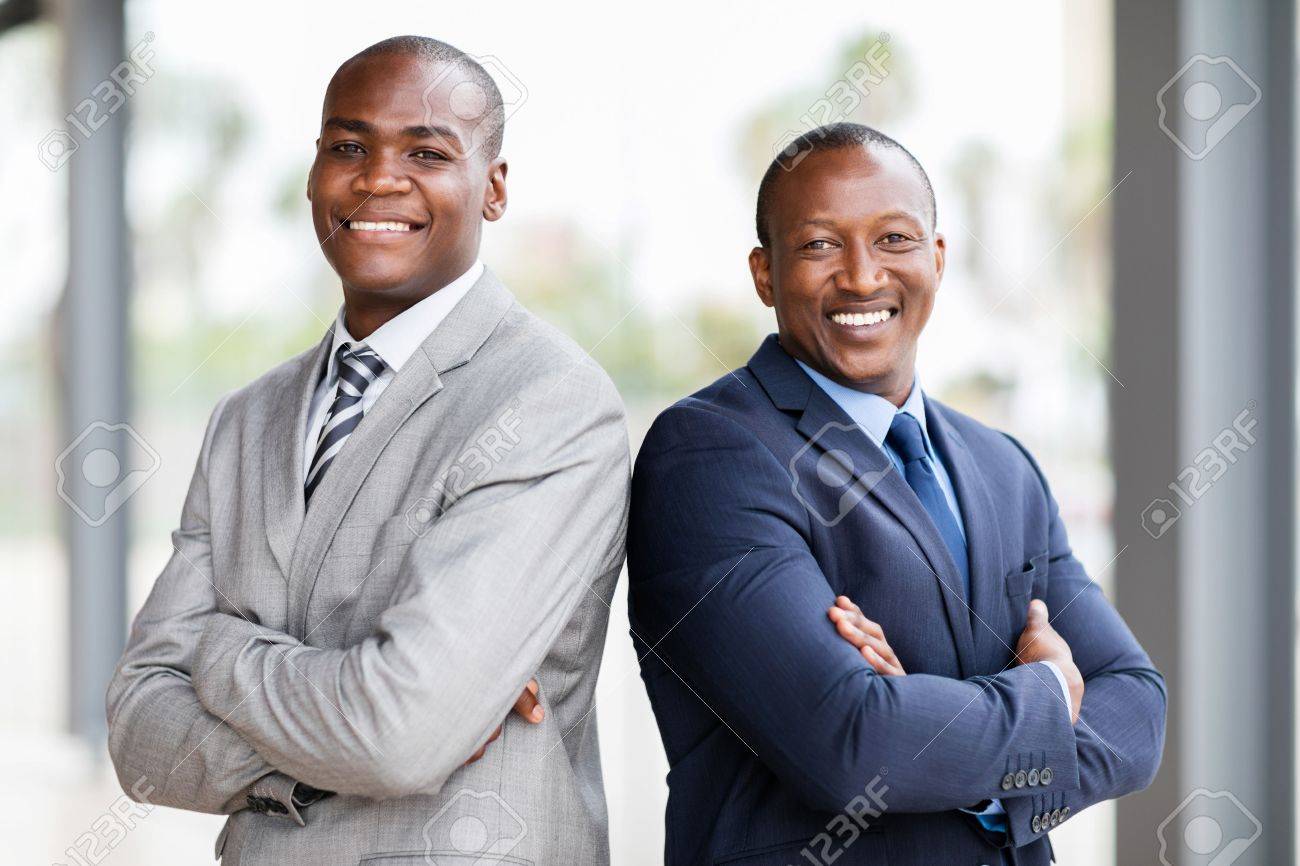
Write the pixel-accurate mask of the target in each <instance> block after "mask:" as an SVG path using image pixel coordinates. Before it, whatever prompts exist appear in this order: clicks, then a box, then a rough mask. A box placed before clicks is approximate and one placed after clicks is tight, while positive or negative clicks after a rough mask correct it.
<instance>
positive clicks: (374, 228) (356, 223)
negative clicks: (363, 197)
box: [347, 220, 415, 232]
mask: <svg viewBox="0 0 1300 866" xmlns="http://www.w3.org/2000/svg"><path fill="white" fill-rule="evenodd" d="M347 226H348V228H349V229H351V230H352V231H354V232H409V231H411V230H412V229H414V228H415V226H413V225H411V224H410V223H399V222H393V221H391V220H390V221H387V222H379V223H372V222H366V221H365V220H348V223H347Z"/></svg>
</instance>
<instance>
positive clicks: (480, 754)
mask: <svg viewBox="0 0 1300 866" xmlns="http://www.w3.org/2000/svg"><path fill="white" fill-rule="evenodd" d="M502 727H503V726H502V725H497V729H496V730H495V731H493V732H492V736H490V737H488V738H487V742H486V743H484V744H483V745H481V746H479V747H478V751H476V752H475V753H474V754H472V755H470V756H469V760H468V761H466V762H465V763H464V764H462V765H461V766H465V767H468V766H469V765H470V764H472V763H474V762H475V761H477V760H478V759H479V758H481V757H483V756H484V755H486V754H487V747H488V746H490V745H491V744H492V743H493V742H494V741H495V740H496V738H497V737H499V736H501V729H502Z"/></svg>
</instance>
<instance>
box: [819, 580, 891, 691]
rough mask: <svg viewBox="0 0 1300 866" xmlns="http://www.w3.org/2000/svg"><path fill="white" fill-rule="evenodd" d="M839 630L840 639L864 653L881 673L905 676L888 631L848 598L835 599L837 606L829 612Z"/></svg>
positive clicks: (865, 657) (828, 614) (864, 656)
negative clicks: (886, 633) (889, 639)
mask: <svg viewBox="0 0 1300 866" xmlns="http://www.w3.org/2000/svg"><path fill="white" fill-rule="evenodd" d="M827 616H829V617H830V619H831V622H833V623H835V630H836V631H837V632H839V635H840V637H842V638H844V639H845V640H846V641H848V642H849V643H850V644H852V645H853V646H854V647H856V648H857V649H858V651H859V652H861V653H862V657H863V658H864V659H866V660H867V662H868V663H869V664H870V665H871V666H872V667H873V668H875V669H876V672H877V673H882V674H886V675H889V676H900V675H902V674H903V673H904V671H903V665H902V664H901V663H900V662H899V661H898V656H897V655H896V654H895V653H894V650H893V648H892V647H891V646H890V645H889V642H888V641H887V640H886V639H885V631H884V629H883V628H881V627H880V624H879V623H876V622H873V621H872V620H869V619H867V618H866V617H865V616H864V615H863V614H862V611H861V609H859V608H858V606H857V605H855V604H854V603H853V602H852V601H850V600H849V599H848V598H847V597H845V596H840V597H839V598H837V599H836V600H835V606H834V607H832V608H830V609H829V610H828V611H827Z"/></svg>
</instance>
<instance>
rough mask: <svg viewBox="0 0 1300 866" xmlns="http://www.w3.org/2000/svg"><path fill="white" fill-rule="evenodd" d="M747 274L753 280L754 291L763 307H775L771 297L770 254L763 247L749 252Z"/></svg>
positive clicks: (774, 301)
mask: <svg viewBox="0 0 1300 866" xmlns="http://www.w3.org/2000/svg"><path fill="white" fill-rule="evenodd" d="M749 273H750V276H752V277H753V278H754V291H755V292H757V293H758V299H759V300H760V301H762V302H763V305H764V306H767V307H772V306H776V300H775V299H774V298H773V296H772V254H771V253H770V252H768V251H767V249H766V248H764V247H754V248H753V249H752V250H750V251H749Z"/></svg>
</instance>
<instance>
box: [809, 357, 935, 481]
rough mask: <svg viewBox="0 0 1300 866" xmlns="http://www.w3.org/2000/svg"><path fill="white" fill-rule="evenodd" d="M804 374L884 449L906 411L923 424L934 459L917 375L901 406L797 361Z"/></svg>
mask: <svg viewBox="0 0 1300 866" xmlns="http://www.w3.org/2000/svg"><path fill="white" fill-rule="evenodd" d="M795 363H796V364H798V365H799V366H800V367H801V368H802V369H803V371H804V372H805V373H807V374H808V376H809V378H811V379H812V380H813V381H814V382H816V383H817V385H818V387H820V388H821V389H822V390H823V391H825V392H826V394H827V396H829V397H830V398H831V399H832V400H834V401H835V402H836V404H837V405H838V406H839V407H840V408H841V409H843V410H844V412H845V413H846V414H847V415H848V416H849V417H850V418H852V419H853V421H854V423H856V424H857V425H858V426H859V427H861V428H862V429H863V431H864V432H865V433H866V434H867V436H868V437H870V439H871V441H872V442H874V443H876V445H878V446H881V447H883V446H884V444H885V437H886V436H888V435H889V427H890V425H891V424H893V423H894V415H895V414H897V413H898V412H906V413H907V414H908V415H911V416H912V417H913V418H915V419H916V420H917V421H918V422H919V423H920V425H921V433H922V435H923V437H924V439H925V447H926V450H927V451H930V453H931V458H933V456H934V449H933V448H931V447H930V431H929V430H928V429H927V428H926V424H925V394H924V393H923V392H922V391H921V380H920V379H919V378H917V377H916V376H915V375H913V377H912V392H911V393H910V394H908V395H907V399H906V400H904V401H903V405H902V406H895V405H894V404H893V403H891V402H889V401H888V400H886V399H885V398H884V397H881V396H880V395H879V394H868V393H866V392H864V391H855V390H854V389H852V388H849V387H846V386H844V385H841V384H840V383H839V382H836V381H833V380H831V379H829V378H827V377H826V376H823V375H822V374H821V373H818V372H817V371H816V370H814V369H813V368H812V367H809V366H808V365H807V364H805V363H804V362H803V361H800V360H799V359H797V358H796V359H795Z"/></svg>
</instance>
